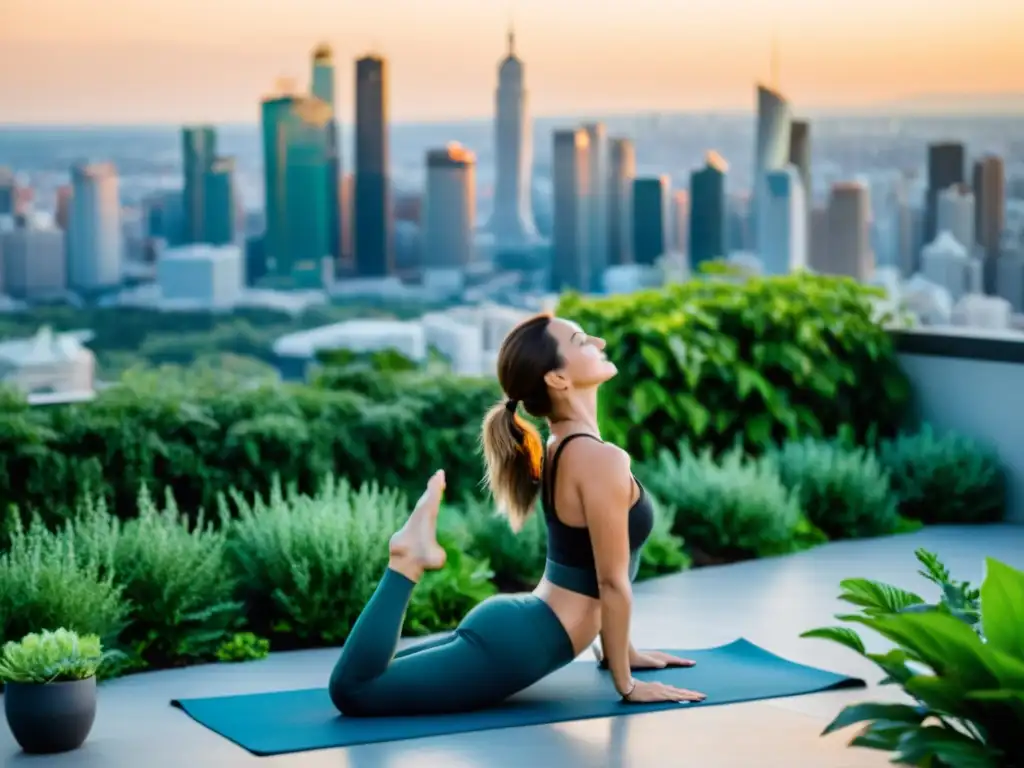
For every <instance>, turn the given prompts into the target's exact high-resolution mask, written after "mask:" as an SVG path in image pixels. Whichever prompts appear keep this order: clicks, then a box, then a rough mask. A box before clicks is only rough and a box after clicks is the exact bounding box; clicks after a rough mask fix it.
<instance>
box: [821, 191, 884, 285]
mask: <svg viewBox="0 0 1024 768" xmlns="http://www.w3.org/2000/svg"><path fill="white" fill-rule="evenodd" d="M870 210H871V201H870V198H869V195H868V189H867V187H866V186H864V185H863V184H860V183H859V182H852V181H851V182H840V183H838V184H833V185H832V192H831V195H830V196H829V202H828V261H827V264H826V265H823V267H824V268H823V269H822V271H823V272H825V273H826V274H831V275H845V276H847V277H852V278H855V279H857V280H867V279H868V278H870V277H871V275H872V274H873V273H874V259H873V256H872V253H871V247H870V245H869V243H870V234H869V232H868V227H869V218H868V217H869V214H870Z"/></svg>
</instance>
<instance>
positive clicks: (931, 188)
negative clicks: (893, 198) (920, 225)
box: [924, 142, 964, 243]
mask: <svg viewBox="0 0 1024 768" xmlns="http://www.w3.org/2000/svg"><path fill="white" fill-rule="evenodd" d="M963 182H964V145H963V144H960V143H956V142H941V143H937V144H930V145H929V146H928V187H927V189H926V190H925V212H924V242H926V243H930V242H931V241H932V240H934V239H935V236H936V234H938V232H937V231H936V230H937V227H938V207H939V206H938V203H939V193H941V192H942V190H944V189H949V188H950V187H952V186H953V185H954V184H962V183H963Z"/></svg>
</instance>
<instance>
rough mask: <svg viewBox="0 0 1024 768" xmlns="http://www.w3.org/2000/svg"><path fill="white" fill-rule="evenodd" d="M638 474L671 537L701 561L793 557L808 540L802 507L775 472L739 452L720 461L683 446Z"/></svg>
mask: <svg viewBox="0 0 1024 768" xmlns="http://www.w3.org/2000/svg"><path fill="white" fill-rule="evenodd" d="M637 474H638V476H639V477H640V478H641V480H642V481H643V483H644V485H645V487H646V488H647V490H648V491H650V492H651V493H652V494H654V496H655V497H656V498H657V499H659V500H660V501H661V503H662V504H663V505H664V506H665V508H666V509H667V510H670V511H671V514H672V516H673V524H672V532H673V533H675V534H676V535H678V536H682V537H683V538H684V539H685V541H686V543H687V544H688V545H689V546H690V548H691V549H692V550H693V554H694V555H695V556H696V557H699V558H700V559H701V560H703V561H711V562H714V561H721V560H741V559H746V558H751V557H759V556H765V555H775V554H781V553H784V552H790V551H793V550H794V549H796V548H797V547H798V546H799V540H800V537H801V536H804V535H806V529H807V528H808V525H807V521H806V520H805V519H804V517H803V515H802V513H801V511H800V504H799V502H798V500H797V498H796V496H795V495H794V494H792V493H791V492H790V491H789V490H787V489H786V487H785V486H783V484H782V482H781V481H780V480H779V476H778V474H776V472H775V468H774V467H773V466H772V465H771V464H770V463H769V462H762V461H757V460H755V459H751V458H748V457H747V456H746V455H745V454H744V453H743V451H742V450H741V449H740V448H738V447H737V448H734V449H732V450H730V451H727V452H726V453H725V454H723V455H722V457H721V458H718V459H716V458H715V457H714V456H713V455H712V453H711V451H710V449H704V450H702V451H700V452H699V453H695V452H693V451H692V450H691V449H690V448H689V447H688V446H687V445H686V444H685V443H682V444H680V445H679V447H678V449H677V450H676V451H675V452H673V451H669V450H662V451H661V453H660V454H659V455H658V457H657V459H656V460H655V461H652V462H648V463H646V464H643V465H640V466H638V467H637Z"/></svg>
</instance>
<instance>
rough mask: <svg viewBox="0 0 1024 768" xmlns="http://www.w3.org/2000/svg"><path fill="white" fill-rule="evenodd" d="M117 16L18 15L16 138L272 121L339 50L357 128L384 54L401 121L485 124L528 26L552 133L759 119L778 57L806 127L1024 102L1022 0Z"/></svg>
mask: <svg viewBox="0 0 1024 768" xmlns="http://www.w3.org/2000/svg"><path fill="white" fill-rule="evenodd" d="M101 1H102V3H103V5H104V13H101V14H97V13H96V9H95V7H93V8H92V9H91V10H90V11H89V12H86V11H85V9H83V8H81V7H79V6H78V5H77V4H71V3H68V2H66V0H34V2H33V3H31V4H30V3H28V2H27V1H26V0H8V2H7V3H6V4H5V5H6V8H5V10H4V12H3V16H2V19H3V24H2V25H0V71H4V72H16V73H17V77H13V76H5V77H2V78H0V103H3V104H4V105H5V110H4V121H5V122H8V123H21V124H32V123H36V124H40V123H53V124H83V123H84V124H92V125H99V124H138V123H161V122H175V121H182V122H191V121H204V122H246V123H248V122H255V120H256V118H257V110H256V108H255V106H254V105H255V104H257V103H258V101H259V99H260V98H261V97H263V96H265V95H266V94H267V93H268V92H269V91H270V90H271V89H272V88H273V86H274V83H275V81H277V80H278V79H279V78H280V77H282V76H287V77H291V78H294V80H295V81H296V83H297V84H299V86H300V87H302V85H303V83H304V81H305V80H306V74H305V73H306V72H307V70H308V60H309V55H310V52H311V50H312V49H313V48H314V47H315V46H316V45H317V44H319V43H320V42H326V43H328V44H329V45H331V46H332V47H333V49H334V58H335V62H336V65H337V67H338V77H337V100H338V118H339V120H340V121H341V122H344V123H350V122H351V121H352V116H353V102H354V94H353V90H354V79H355V78H354V66H355V60H356V59H357V58H359V57H360V56H362V55H364V54H366V53H369V52H376V53H378V54H379V55H381V56H383V57H385V58H386V59H388V63H389V68H390V70H391V71H392V73H393V74H392V77H391V81H392V94H391V103H392V107H391V111H392V113H393V118H394V119H395V120H396V121H434V120H439V119H444V118H449V119H473V118H482V117H486V116H488V115H489V114H490V110H491V108H492V106H493V88H494V80H493V73H494V66H495V63H496V62H497V61H498V60H500V58H501V56H502V55H503V53H504V41H505V35H506V32H507V29H508V26H509V23H510V21H511V20H512V19H514V23H515V28H516V31H517V49H518V51H519V52H520V55H521V56H522V58H523V59H524V60H525V61H527V62H528V63H529V66H530V73H531V74H530V96H531V103H532V105H533V106H532V112H533V114H534V116H537V117H543V116H548V115H553V114H560V115H561V114H566V115H567V114H582V113H594V112H599V111H600V112H610V113H615V112H629V111H643V110H662V111H700V110H715V111H718V110H730V111H731V110H750V109H751V107H752V102H753V98H752V89H751V83H752V82H755V81H767V80H769V78H770V72H769V70H770V68H771V65H770V63H771V60H772V50H773V44H774V46H775V47H776V49H777V50H778V53H779V60H780V62H781V66H780V75H779V83H778V84H779V87H780V88H782V90H784V91H785V93H786V95H787V97H788V98H789V99H790V100H791V101H793V102H794V103H798V104H800V105H802V107H803V109H804V110H805V111H813V110H824V109H840V110H841V109H862V108H870V107H872V106H876V107H883V108H884V106H885V105H886V104H889V103H891V102H893V101H899V100H904V99H909V100H914V99H920V98H921V97H924V101H925V102H927V101H928V98H929V95H931V96H932V98H941V94H947V95H952V94H955V95H956V98H965V97H968V98H970V97H974V98H976V99H977V98H979V97H980V98H982V99H984V98H985V97H987V98H989V99H990V100H992V101H994V102H996V104H997V105H998V102H999V99H998V94H1000V93H1006V94H1012V95H1013V101H1014V103H1015V104H1016V105H1018V106H1019V105H1020V104H1024V49H1021V48H1020V46H1019V45H1016V43H1015V40H1014V39H1013V37H1014V35H1013V30H1014V29H1020V28H1024V6H1022V5H1021V4H1019V3H1014V2H1011V0H984V1H983V2H981V3H980V5H979V3H974V4H973V5H971V6H970V7H969V6H968V5H967V3H966V2H964V1H963V0H932V2H929V3H927V4H925V3H922V2H921V0H890V1H889V2H883V0H867V2H866V3H862V4H860V5H858V7H857V8H856V11H854V10H852V9H851V10H850V11H842V12H837V11H836V10H835V9H834V8H830V9H828V10H825V9H822V8H818V7H815V6H814V5H813V4H811V3H810V2H809V0H777V2H775V3H774V4H771V7H767V6H762V7H761V8H759V9H750V8H747V7H745V6H746V5H749V4H748V3H744V2H743V1H742V0H728V1H726V2H711V0H699V1H698V2H689V3H686V4H685V5H683V4H682V3H681V2H676V1H675V0H658V1H657V2H655V0H636V1H635V2H633V3H630V4H626V3H625V2H624V0H623V2H616V3H613V4H608V5H605V6H602V7H593V4H592V3H591V4H585V3H583V2H582V1H581V0H564V2H562V3H560V4H559V5H558V6H557V7H549V6H548V5H547V4H544V5H542V4H540V3H539V1H538V0H518V2H507V3H497V4H494V5H489V4H483V3H479V2H472V0H432V2H430V3H412V2H410V1H409V0H382V1H381V2H380V3H378V4H376V6H375V8H367V7H364V6H362V5H360V4H355V3H350V2H335V3H327V2H324V1H323V0H294V1H293V2H291V3H289V4H288V8H287V10H286V9H285V6H284V4H283V3H276V2H273V1H272V0H267V2H265V3H262V4H260V5H262V7H261V8H259V9H252V6H253V5H255V4H253V3H245V4H244V5H243V4H242V3H241V2H240V0H221V2H219V3H217V4H216V5H215V6H208V5H207V4H206V3H199V2H198V0H182V1H181V2H179V3H176V4H175V5H174V6H173V7H165V6H163V5H162V4H161V5H160V7H159V8H157V4H156V3H153V2H149V0H101ZM250 9H252V10H250ZM157 14H158V15H157ZM396 19H400V22H396V21H395V20H396ZM581 20H582V21H583V22H585V24H582V23H581ZM694 20H697V21H698V22H699V23H693V22H694ZM157 21H159V23H156V22H157ZM339 30H341V31H339ZM467 30H468V32H467ZM709 30H711V31H712V32H711V33H710V34H709ZM773 30H774V31H775V32H774V34H773ZM228 40H231V41H232V42H228ZM609 50H614V51H617V52H618V53H619V55H617V56H609V55H608V51H609ZM709 64H710V66H709ZM112 84H116V87H112ZM1011 106H1012V105H1011ZM949 107H950V108H951V109H953V110H954V111H955V110H956V104H955V103H954V104H950V105H949Z"/></svg>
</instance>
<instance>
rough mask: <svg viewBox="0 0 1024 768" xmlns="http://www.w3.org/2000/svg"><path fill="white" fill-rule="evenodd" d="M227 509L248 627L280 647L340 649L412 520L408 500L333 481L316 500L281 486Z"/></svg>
mask: <svg viewBox="0 0 1024 768" xmlns="http://www.w3.org/2000/svg"><path fill="white" fill-rule="evenodd" d="M230 507H233V509H231V508H229V500H228V499H224V500H222V503H221V513H222V516H223V517H226V518H230V517H231V516H232V514H234V515H235V516H236V518H237V519H235V520H234V521H233V522H232V523H231V525H230V534H229V536H230V538H229V547H228V551H229V555H230V559H231V561H232V563H233V565H234V567H235V569H236V573H238V575H239V578H240V582H241V584H242V589H243V593H242V594H243V595H244V596H245V599H246V602H247V608H248V615H249V620H250V626H251V628H252V630H253V631H254V632H256V633H257V634H259V635H261V636H264V637H269V638H270V639H271V641H272V642H273V644H274V646H275V647H276V648H282V647H288V646H289V645H291V646H313V645H338V644H341V642H342V641H344V639H345V637H347V635H348V633H349V630H350V629H351V627H352V624H353V623H354V622H355V620H356V618H358V616H359V613H360V612H361V611H362V609H363V606H364V605H365V603H366V601H367V600H369V598H370V595H371V594H372V593H373V590H374V589H375V588H376V586H377V582H378V581H379V580H380V577H381V576H382V575H383V573H384V569H385V567H386V566H387V562H388V540H389V539H390V537H391V535H392V534H393V533H394V532H395V531H396V530H398V529H399V528H400V527H401V525H402V523H403V522H404V521H405V518H406V516H407V514H408V509H407V504H406V500H405V497H404V496H403V495H402V494H401V493H398V492H395V491H391V490H380V489H379V488H378V487H377V486H376V485H368V486H362V487H360V488H358V489H355V488H353V486H352V485H351V484H349V483H348V482H347V481H345V480H335V479H334V478H330V477H329V478H328V479H327V481H326V482H324V483H323V485H322V486H321V488H320V490H319V491H318V492H317V493H316V494H315V495H313V496H309V495H304V494H300V493H298V492H297V491H295V490H294V489H288V490H287V492H285V491H283V490H282V488H281V486H280V484H275V485H274V487H273V490H272V492H271V494H270V495H269V497H268V498H266V499H263V498H260V499H256V500H255V501H253V502H250V501H248V500H247V499H245V498H243V497H242V496H241V495H240V494H237V493H235V494H232V495H231V497H230Z"/></svg>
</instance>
